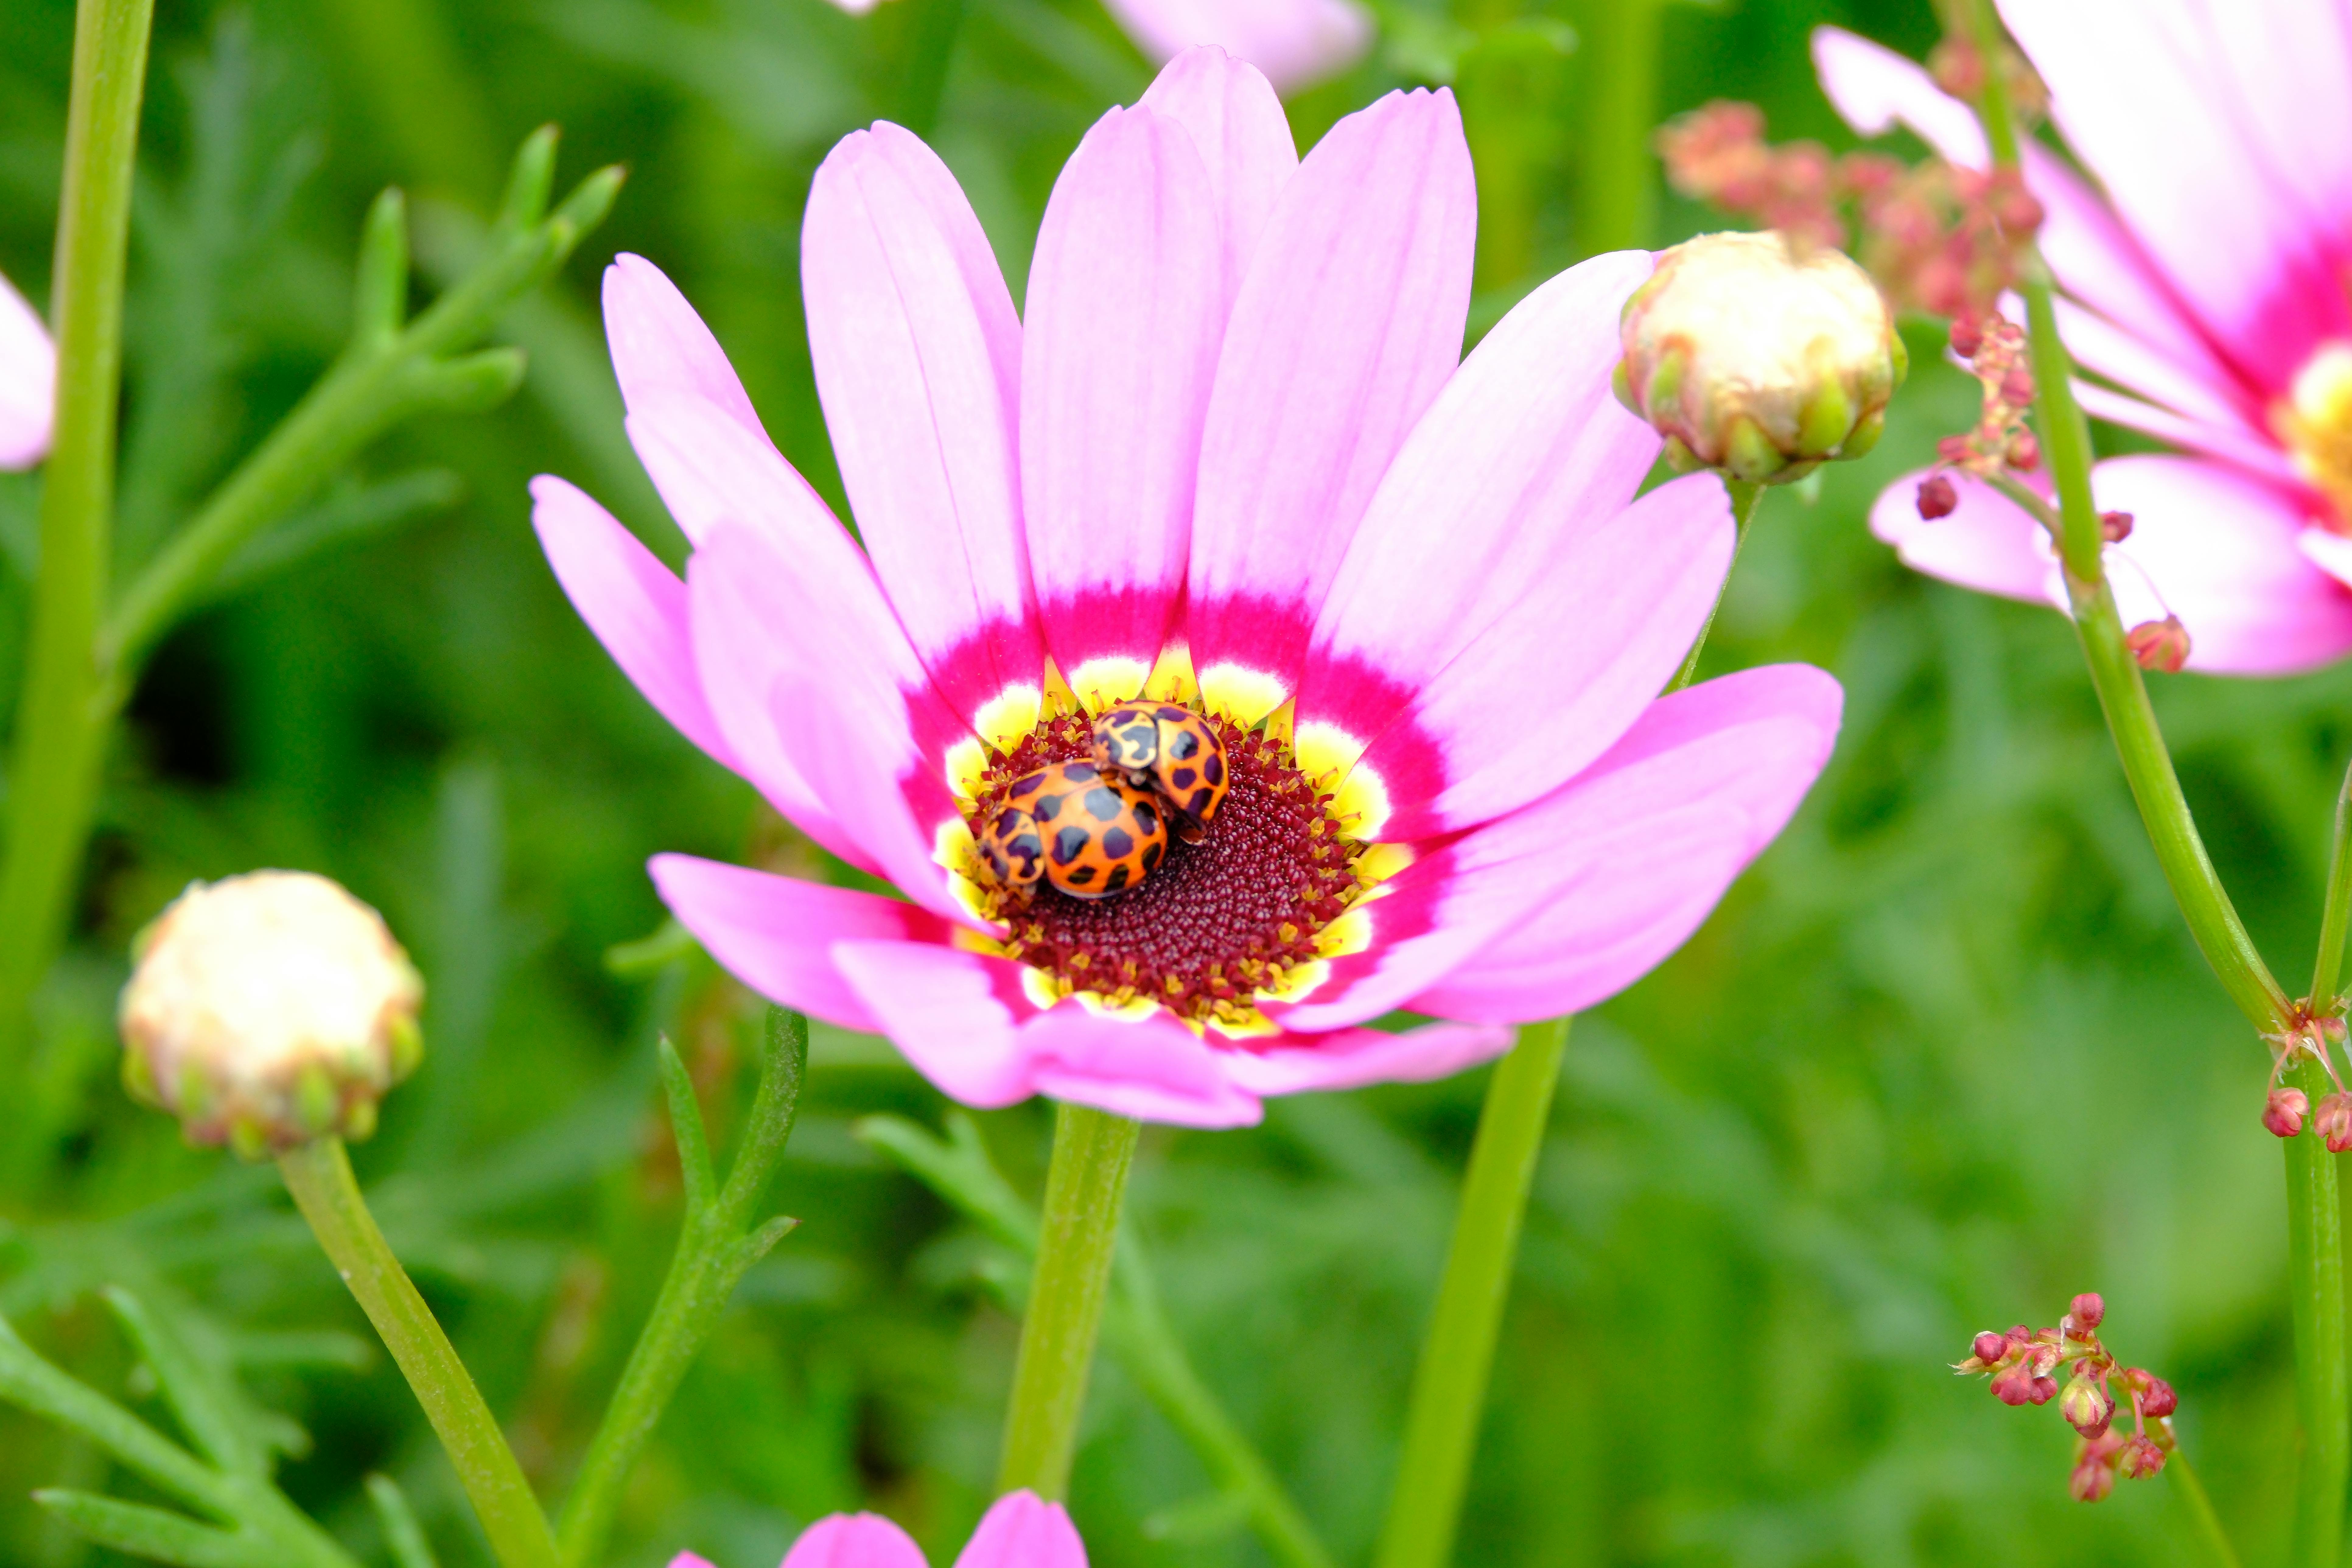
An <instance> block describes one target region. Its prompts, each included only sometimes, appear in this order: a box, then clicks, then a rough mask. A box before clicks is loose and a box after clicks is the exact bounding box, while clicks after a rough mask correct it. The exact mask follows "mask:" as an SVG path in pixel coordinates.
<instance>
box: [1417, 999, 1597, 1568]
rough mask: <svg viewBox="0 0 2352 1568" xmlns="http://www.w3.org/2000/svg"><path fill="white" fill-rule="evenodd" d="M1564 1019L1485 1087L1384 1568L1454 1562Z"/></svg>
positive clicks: (1533, 1034)
mask: <svg viewBox="0 0 2352 1568" xmlns="http://www.w3.org/2000/svg"><path fill="white" fill-rule="evenodd" d="M1568 1023H1569V1021H1568V1020H1567V1019H1565V1018H1557V1019H1554V1020H1552V1021H1551V1022H1549V1023H1543V1024H1529V1025H1528V1026H1525V1027H1523V1028H1521V1029H1520V1030H1519V1043H1518V1044H1517V1046H1515V1047H1512V1048H1511V1053H1510V1055H1508V1056H1507V1057H1505V1058H1503V1060H1502V1062H1501V1064H1500V1065H1499V1066H1497V1067H1496V1068H1495V1076H1494V1077H1493V1078H1492V1079H1489V1080H1487V1084H1486V1106H1485V1109H1483V1110H1481V1111H1480V1112H1479V1116H1478V1133H1477V1138H1476V1141H1475V1142H1473V1143H1472V1145H1471V1147H1470V1171H1469V1174H1468V1175H1467V1176H1466V1177H1465V1179H1464V1181H1463V1184H1462V1210H1461V1216H1460V1217H1459V1218H1458V1219H1457V1220H1456V1221H1455V1222H1454V1244H1453V1246H1452V1247H1451V1248H1450V1249H1449V1250H1448V1252H1447V1253H1446V1258H1445V1277H1444V1282H1443V1283H1442V1284H1441V1285H1440V1286H1439V1287H1438V1292H1437V1310H1436V1312H1435V1313H1434V1314H1433V1316H1432V1317H1431V1319H1430V1324H1429V1335H1428V1337H1427V1338H1426V1339H1425V1340H1423V1342H1422V1352H1421V1365H1420V1366H1419V1368H1418V1369H1416V1371H1415V1372H1414V1373H1413V1381H1412V1406H1411V1409H1410V1412H1409V1414H1408V1415H1407V1416H1406V1420H1405V1433H1404V1451H1403V1453H1402V1456H1401V1457H1400V1458H1399V1459H1398V1462H1397V1484H1396V1489H1395V1491H1394V1493H1393V1495H1392V1496H1391V1499H1390V1502H1389V1518H1388V1525H1387V1527H1386V1528H1385V1529H1384V1530H1383V1531H1381V1544H1380V1552H1379V1555H1378V1557H1377V1558H1376V1559H1375V1560H1374V1561H1375V1562H1376V1563H1378V1564H1379V1568H1443V1565H1444V1563H1445V1562H1446V1561H1447V1560H1448V1559H1449V1558H1450V1557H1451V1556H1452V1554H1453V1551H1454V1529H1455V1526H1456V1525H1457V1523H1458V1522H1459V1521H1460V1519H1461V1515H1462V1497H1463V1493H1464V1492H1465V1490H1466V1489H1467V1488H1468V1486H1469V1482H1470V1459H1471V1456H1472V1454H1473V1453H1474V1452H1475V1450H1476V1448H1477V1443H1478V1426H1479V1421H1480V1419H1481V1417H1482V1416H1484V1415H1485V1414H1486V1383H1487V1378H1488V1375H1489V1374H1490V1373H1492V1372H1493V1370H1494V1364H1495V1342H1496V1338H1497V1336H1498V1335H1499V1334H1500V1332H1501V1330H1502V1322H1503V1305H1504V1302H1505V1301H1506V1300H1507V1299H1508V1298H1509V1295H1510V1289H1511V1273H1512V1269H1513V1268H1514V1266H1515V1265H1516V1263H1517V1259H1518V1251H1519V1226H1520V1222H1521V1220H1522V1219H1523V1218H1524V1217H1525V1216H1526V1214H1527V1206H1528V1188H1529V1187H1530V1186H1531V1185H1532V1184H1534V1182H1535V1174H1536V1157H1537V1155H1538V1153H1540V1152H1542V1149H1543V1135H1544V1129H1545V1128H1546V1126H1548V1125H1549V1122H1550V1120H1551V1100H1552V1090H1553V1089H1555V1088H1556V1087H1557V1086H1558V1084H1559V1058H1560V1053H1561V1051H1562V1050H1563V1049H1564V1048H1565V1047H1566V1046H1567V1044H1568Z"/></svg>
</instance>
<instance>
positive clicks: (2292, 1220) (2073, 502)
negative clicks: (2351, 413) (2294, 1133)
mask: <svg viewBox="0 0 2352 1568" xmlns="http://www.w3.org/2000/svg"><path fill="white" fill-rule="evenodd" d="M1976 20H1977V36H1978V42H1979V47H1980V50H1981V52H1982V53H1983V55H1984V57H1985V58H1987V59H1988V60H1990V59H1994V58H1997V52H1998V49H1999V47H2000V31H1999V27H1998V25H1997V23H1996V22H1995V20H1994V17H1993V15H1992V10H1991V7H1990V5H1988V4H1986V3H1985V0H1977V5H1976ZM1984 78H1985V88H1984V93H1983V98H1982V100H1981V108H1982V111H1983V119H1984V122H1985V132H1986V138H1987V141H1988V142H1989V144H1990V147H1991V149H1992V153H1993V157H1994V159H1995V161H1996V162H1998V163H2001V164H2003V165H2005V166H2008V167H2012V168H2013V167H2015V166H2016V164H2017V161H2018V142H2017V129H2016V121H2015V117H2014V115H2013V113H2012V111H2011V105H2010V102H2009V96H2008V92H2009V89H2008V83H2007V81H2006V80H2005V79H2004V78H2003V74H2002V72H2000V70H1999V69H1988V70H1986V71H1985V72H1984ZM2021 288H2022V291H2023V293H2024V295H2025V307H2026V330H2027V334H2028V339H2029V342H2030V343H2031V345H2032V353H2033V378H2034V383H2035V385H2036V388H2037V390H2038V394H2039V398H2038V404H2037V408H2036V414H2037V418H2038V424H2039V426H2040V432H2041V437H2042V455H2043V458H2044V460H2045V461H2046V462H2047V463H2048V464H2049V466H2050V477H2051V480H2052V482H2053V487H2054V488H2055V489H2056V491H2057V497H2058V521H2059V531H2058V549H2059V559H2060V561H2061V563H2063V567H2064V576H2065V579H2066V594H2067V598H2068V601H2069V603H2070V605H2071V606H2072V608H2073V611H2074V627H2075V635H2076V636H2077V637H2078V638H2079V639H2080V640H2081V643H2082V646H2083V656H2084V661H2085V663H2086V664H2087V665H2088V666H2089V668H2090V672H2091V683H2092V685H2093V687H2094V688H2095V689H2096V690H2097V691H2098V694H2099V706H2100V709H2101V710H2102V711H2104V712H2105V715H2106V721H2107V729H2108V731H2109V732H2110V733H2111V734H2112V735H2113V736H2114V737H2115V742H2116V754H2117V756H2119V757H2120V758H2121V759H2122V761H2123V766H2124V775H2125V777H2126V779H2127V780H2129V781H2130V784H2131V790H2132V798H2133V799H2134V801H2135V802H2137V805H2138V806H2139V814H2140V820H2141V821H2142V822H2143V823H2144V824H2145V825H2146V826H2147V836H2148V842H2149V843H2150V844H2151V845H2152V846H2154V847H2155V849H2156V856H2157V860H2158V864H2160V865H2161V866H2162V867H2163V868H2164V875H2165V879H2166V880H2167V881H2168V883H2170V884H2171V887H2172V895H2173V899H2174V901H2175V902H2177V903H2178V904H2179V906H2180V912H2181V914H2182V916H2183V917H2184V918H2185V919H2186V920H2187V921H2188V922H2189V931H2190V932H2191V934H2193V935H2194V936H2195V937H2196V939H2197V945H2198V946H2199V948H2200V949H2201V950H2202V951H2203V952H2204V954H2205V959H2206V962H2207V963H2210V964H2211V965H2212V966H2213V972H2214V973H2215V974H2216V975H2217V976H2218V977H2219V978H2220V979H2221V985H2222V988H2223V989H2224V990H2225V991H2227V992H2228V993H2229V994H2230V999H2231V1001H2232V1002H2234V1003H2236V1004H2237V1005H2238V1008H2239V1011H2241V1012H2242V1013H2243V1014H2244V1015H2245V1016H2246V1018H2247V1020H2248V1021H2249V1022H2251V1023H2252V1025H2253V1026H2254V1028H2255V1029H2256V1031H2257V1032H2259V1033H2260V1034H2262V1035H2263V1036H2264V1037H2268V1038H2269V1039H2270V1040H2271V1041H2272V1043H2273V1046H2284V1045H2285V1044H2287V1042H2289V1041H2290V1040H2292V1039H2294V1037H2296V1036H2297V1035H2298V1034H2299V1033H2300V1025H2301V1019H2300V1018H2299V1016H2298V1015H2297V1010H2296V1008H2295V1007H2294V1004H2293V1003H2291V1002H2290V1001H2289V1000H2288V998H2287V995H2286V993H2285V992H2284V990H2282V989H2281V988H2280V986H2279V984H2278V982H2277V981H2276V980H2275V979H2273V977H2272V975H2271V972H2270V969H2269V967H2268V966H2267V965H2266V964H2264V963H2263V958H2262V954H2261V953H2260V952H2256V951H2255V948H2254V944H2253V940H2252V937H2250V936H2249V935H2248V934H2247V932H2246V928H2245V925H2244V923H2243V922H2242V921H2240V920H2239V918H2238V911H2237V909H2236V907H2235V906H2234V905H2233V904H2231V901H2230V896H2229V893H2228V892H2227V891H2226V890H2225V889H2223V888H2222V886H2221V878H2220V877H2219V875H2218V874H2216V872H2215V871H2214V869H2213V862H2212V860H2211V858H2210V857H2209V856H2208V855H2207V854H2206V852H2205V845H2204V840H2203V839H2202V838H2201V837H2200V836H2199V835H2198V832H2197V824H2196V822H2195V820H2194V819H2193V818H2192V817H2191V816H2189V803H2188V801H2187V800H2186V799H2185V798H2184V797H2183V796H2182V795H2181V793H2180V780H2179V775H2178V774H2177V773H2174V771H2173V766H2172V755H2171V752H2169V751H2168V750H2167V749H2166V747H2165V743H2164V735H2163V732H2162V731H2160V730H2159V729H2158V727H2157V722H2156V711H2155V710H2154V708H2152V707H2151V706H2150V705H2149V703H2148V700H2147V683H2146V681H2145V680H2144V679H2142V678H2141V673H2140V667H2139V661H2138V659H2137V658H2135V657H2134V656H2133V654H2132V652H2131V648H2130V647H2129V645H2128V644H2127V643H2126V640H2125V636H2124V626H2123V618H2122V616H2120V615H2119V614H2118V613H2117V611H2116V600H2115V595H2114V593H2113V592H2112V590H2111V589H2110V588H2109V586H2108V584H2107V581H2106V575H2105V567H2104V564H2103V563H2102V559H2101V552H2102V549H2103V542H2102V540H2101V537H2100V532H2099V517H2098V509H2097V505H2096V503H2095V501H2094V500H2092V496H2091V437H2090V426H2089V423H2088V422H2087V421H2086V420H2085V419H2084V416H2083V410H2082V407H2081V405H2079V404H2078V403H2077V402H2076V401H2075V398H2074V362H2073V359H2072V357H2071V356H2070V355H2069V354H2068V353H2067V352H2066V345H2065V343H2064V342H2063V341H2061V339H2060V338H2059V335H2058V317H2057V309H2056V306H2055V304H2054V302H2053V298H2052V291H2051V287H2050V279H2049V277H2048V274H2047V273H2046V272H2045V271H2044V270H2043V269H2042V268H2041V266H2040V264H2039V262H2038V261H2037V262H2036V263H2035V264H2034V266H2033V267H2032V268H2030V270H2029V275H2028V276H2027V278H2026V279H2024V280H2023V282H2022V285H2021ZM2329 889H2330V894H2329V896H2330V903H2331V906H2333V905H2335V904H2336V903H2338V902H2339V901H2340V900H2337V899H2336V892H2335V889H2336V874H2335V869H2334V868H2331V875H2330V882H2329ZM2331 917H2332V918H2334V919H2336V920H2337V921H2340V919H2341V916H2340V911H2336V910H2331ZM2335 930H2336V948H2335V949H2334V950H2333V951H2334V952H2337V953H2340V952H2341V945H2342V928H2341V925H2340V923H2338V924H2337V925H2336V928H2335ZM2333 970H2334V960H2333V959H2332V958H2331V956H2330V950H2328V949H2326V947H2325V946H2323V950H2322V952H2321V954H2320V957H2319V961H2318V971H2319V973H2320V974H2321V975H2322V977H2324V978H2329V979H2331V980H2332V978H2333ZM2288 1079H2289V1081H2290V1082H2292V1083H2294V1085H2295V1087H2297V1088H2299V1089H2302V1090H2303V1091H2304V1093H2305V1095H2307V1096H2309V1097H2310V1099H2311V1100H2313V1102H2314V1103H2316V1102H2317V1101H2318V1100H2321V1099H2322V1098H2324V1097H2325V1096H2326V1094H2327V1093H2328V1092H2329V1090H2330V1089H2332V1088H2333V1085H2332V1083H2331V1082H2330V1081H2329V1079H2328V1075H2327V1073H2326V1069H2325V1068H2323V1067H2322V1066H2321V1065H2320V1064H2319V1063H2318V1062H2316V1061H2315V1060H2313V1059H2312V1058H2310V1057H2308V1056H2302V1057H2299V1058H2297V1059H2296V1060H2295V1062H2294V1064H2293V1067H2292V1068H2291V1070H2290V1071H2289V1073H2288ZM2283 1142H2284V1147H2285V1157H2286V1178H2287V1244H2288V1272H2289V1276H2290V1279H2291V1281H2292V1287H2293V1291H2294V1360H2295V1411H2296V1415H2297V1417H2298V1418H2299V1419H2300V1421H2301V1423H2302V1426H2303V1452H2302V1458H2301V1467H2300V1471H2299V1474H2298V1476H2297V1483H2296V1488H2295V1522H2294V1556H2293V1559H2292V1560H2293V1561H2294V1563H2296V1564H2298V1565H2303V1568H2340V1563H2341V1556H2342V1547H2343V1537H2344V1502H2345V1487H2346V1480H2347V1468H2352V1428H2347V1382H2346V1368H2345V1348H2346V1347H2345V1298H2344V1239H2343V1224H2344V1216H2343V1207H2342V1204H2341V1202H2340V1200H2339V1197H2338V1194H2337V1191H2336V1162H2335V1159H2334V1157H2333V1156H2332V1155H2330V1154H2329V1153H2328V1152H2327V1151H2326V1146H2325V1145H2324V1144H2323V1143H2322V1142H2320V1140H2319V1138H2318V1136H2317V1135H2316V1133H2315V1132H2312V1133H2306V1134H2305V1136H2301V1137H2296V1138H2289V1139H2285V1140H2283Z"/></svg>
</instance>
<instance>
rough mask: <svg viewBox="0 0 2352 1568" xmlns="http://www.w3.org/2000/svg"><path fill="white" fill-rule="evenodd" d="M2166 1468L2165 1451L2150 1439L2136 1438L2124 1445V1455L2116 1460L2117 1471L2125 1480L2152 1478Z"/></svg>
mask: <svg viewBox="0 0 2352 1568" xmlns="http://www.w3.org/2000/svg"><path fill="white" fill-rule="evenodd" d="M2162 1468H2164V1450H2163V1449H2161V1448H2159V1447H2157V1446H2156V1443H2155V1440H2154V1439H2153V1438H2148V1437H2134V1438H2133V1439H2132V1440H2131V1441H2130V1442H2128V1443H2126V1444H2125V1445H2124V1451H2123V1453H2122V1455H2121V1456H2120V1457H2119V1458H2117V1459H2116V1470H2117V1472H2119V1473H2120V1474H2121V1475H2122V1476H2123V1478H2124V1479H2126V1480H2127V1481H2135V1480H2137V1479H2140V1478H2141V1477H2143V1476H2152V1475H2154V1474H2156V1472H2157V1471H2158V1470H2160V1469H2162Z"/></svg>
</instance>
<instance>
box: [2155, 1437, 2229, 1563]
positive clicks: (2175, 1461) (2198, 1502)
mask: <svg viewBox="0 0 2352 1568" xmlns="http://www.w3.org/2000/svg"><path fill="white" fill-rule="evenodd" d="M2164 1473H2165V1474H2166V1475H2168V1476H2170V1477H2171V1478H2172V1480H2173V1484H2174V1485H2176V1486H2178V1487H2179V1489H2180V1499H2181V1501H2183V1502H2185V1503H2186V1504H2188V1505H2189V1518H2191V1519H2193V1520H2195V1521H2197V1535H2198V1538H2199V1539H2200V1540H2201V1541H2203V1542H2205V1549H2206V1550H2207V1551H2208V1552H2211V1553H2212V1555H2213V1562H2214V1564H2215V1568H2240V1565H2239V1563H2238V1549H2237V1548H2236V1547H2234V1546H2231V1544H2230V1537H2229V1535H2228V1534H2227V1533H2226V1532H2225V1531H2223V1530H2222V1529H2221V1515H2220V1514H2217V1513H2215V1512H2214V1511H2213V1500H2212V1499H2211V1498H2210V1497H2208V1496H2206V1495H2205V1483H2204V1482H2203V1481H2202V1480H2200V1479H2198V1476H2197V1471H2196V1469H2195V1468H2194V1467H2192V1466H2191V1465H2190V1464H2189V1456H2188V1455H2187V1454H2185V1453H2183V1452H2182V1451H2181V1450H2180V1449H2179V1448H2178V1447H2176V1448H2174V1449H2173V1450H2172V1453H2171V1455H2170V1457H2168V1458H2167V1459H2166V1460H2165V1461H2164Z"/></svg>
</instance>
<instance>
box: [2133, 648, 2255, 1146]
mask: <svg viewBox="0 0 2352 1568" xmlns="http://www.w3.org/2000/svg"><path fill="white" fill-rule="evenodd" d="M2124 641H2125V642H2126V644H2128V645H2129V646H2130V647H2131V650H2132V657H2133V658H2137V659H2138V660H2139V667H2140V668H2142V669H2154V670H2160V671H2162V672H2163V673H2164V674H2166V675H2178V674H2179V673H2180V671H2181V668H2182V667H2183V666H2185V665H2187V664H2188V662H2189V628H2188V627H2187V626H2182V625H2181V624H2180V617H2179V616H2165V617H2164V619H2162V620H2160V621H2142V622H2141V623H2140V624H2139V625H2137V626H2134V627H2132V629H2131V630H2130V631H2128V632H2126V633H2125V634H2124ZM2280 1136H2282V1137H2286V1136H2291V1134H2285V1133H2282V1134H2281V1135H2280Z"/></svg>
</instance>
